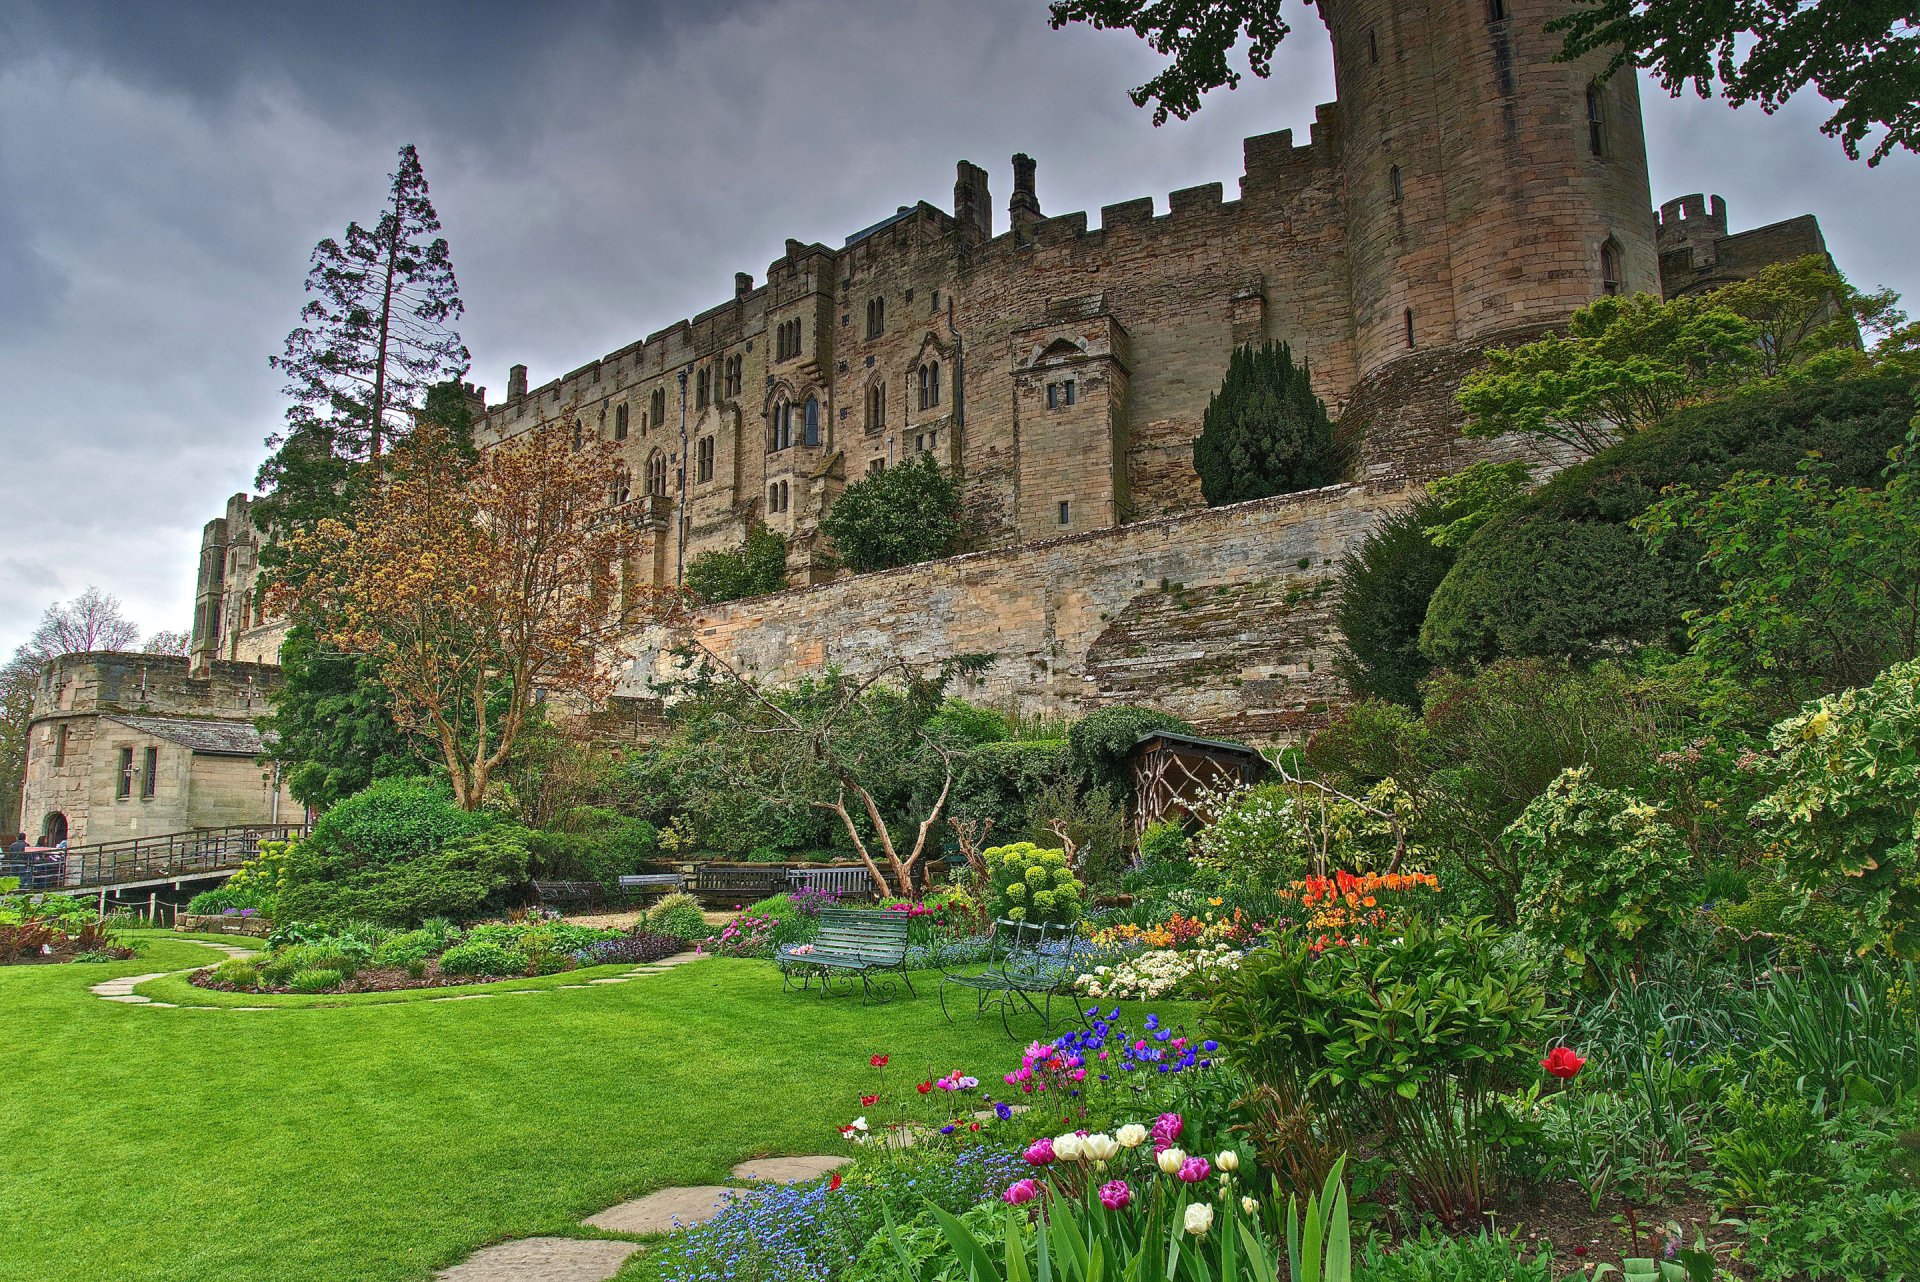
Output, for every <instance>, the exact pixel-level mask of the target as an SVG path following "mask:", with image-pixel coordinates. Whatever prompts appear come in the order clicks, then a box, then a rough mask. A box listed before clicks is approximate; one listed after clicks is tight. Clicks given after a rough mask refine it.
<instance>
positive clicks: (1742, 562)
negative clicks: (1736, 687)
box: [1635, 459, 1920, 702]
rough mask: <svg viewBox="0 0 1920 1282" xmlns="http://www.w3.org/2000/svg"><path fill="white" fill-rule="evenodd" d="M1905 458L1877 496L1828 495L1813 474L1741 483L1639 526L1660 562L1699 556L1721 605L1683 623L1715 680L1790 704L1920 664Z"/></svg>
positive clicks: (1915, 485)
mask: <svg viewBox="0 0 1920 1282" xmlns="http://www.w3.org/2000/svg"><path fill="white" fill-rule="evenodd" d="M1917 465H1920V463H1917V462H1916V461H1914V460H1907V459H1903V461H1902V463H1901V465H1900V466H1899V467H1898V469H1897V471H1896V473H1895V475H1894V477H1893V479H1892V480H1890V481H1889V482H1888V483H1887V485H1886V486H1885V487H1884V488H1877V489H1876V488H1870V487H1857V486H1836V485H1834V484H1833V482H1832V481H1831V480H1830V479H1828V477H1827V475H1826V473H1827V472H1828V471H1829V470H1830V469H1829V468H1827V467H1825V466H1822V465H1819V464H1816V463H1811V462H1810V463H1808V464H1804V465H1802V467H1801V468H1800V471H1799V473H1798V474H1797V475H1795V476H1791V477H1782V476H1767V475H1764V474H1755V473H1746V472H1743V473H1741V474H1739V475H1737V476H1735V477H1734V478H1733V479H1732V480H1730V481H1728V482H1727V483H1726V484H1724V485H1722V486H1720V487H1719V488H1718V489H1716V490H1713V491H1711V492H1708V493H1705V494H1702V493H1701V492H1699V491H1697V490H1693V489H1689V488H1685V487H1682V488H1680V489H1677V490H1673V491H1669V492H1668V494H1667V496H1666V497H1665V498H1663V499H1662V500H1661V501H1660V502H1659V503H1656V504H1655V505H1654V506H1653V507H1651V508H1649V509H1648V510H1647V512H1646V513H1645V515H1643V516H1642V517H1640V518H1639V520H1638V521H1637V522H1636V523H1635V524H1636V528H1638V529H1639V530H1640V531H1641V532H1642V533H1643V534H1644V535H1645V536H1646V537H1647V540H1648V545H1649V547H1651V548H1652V550H1653V551H1654V552H1655V553H1658V552H1660V551H1661V550H1662V549H1663V548H1664V547H1665V546H1666V545H1667V543H1668V541H1669V540H1670V539H1672V538H1674V537H1675V536H1676V535H1679V534H1682V533H1683V532H1684V533H1685V534H1690V535H1692V536H1694V537H1693V539H1690V540H1688V546H1689V547H1690V548H1691V547H1694V546H1697V545H1698V544H1704V545H1705V555H1704V558H1703V564H1704V565H1705V567H1706V568H1707V570H1708V571H1709V573H1710V574H1711V575H1712V577H1713V578H1714V579H1715V580H1716V581H1717V582H1718V585H1719V589H1718V593H1717V599H1716V600H1714V601H1713V602H1711V603H1709V604H1707V605H1705V606H1703V607H1701V608H1699V609H1696V610H1691V611H1689V612H1688V613H1687V616H1686V617H1687V624H1688V627H1687V631H1688V635H1689V636H1690V637H1691V638H1692V640H1693V645H1694V652H1695V653H1696V654H1697V655H1699V656H1700V659H1701V661H1702V662H1703V663H1704V664H1706V665H1707V667H1708V668H1709V670H1710V671H1712V672H1713V673H1714V674H1715V675H1716V676H1719V677H1721V678H1723V679H1727V680H1731V681H1734V682H1738V683H1742V684H1748V685H1763V686H1770V687H1774V688H1775V689H1777V690H1778V692H1779V695H1780V697H1782V698H1783V699H1785V700H1786V701H1789V702H1797V701H1798V700H1799V699H1801V698H1806V697H1810V696H1812V695H1814V694H1817V693H1819V692H1820V691H1822V690H1832V689H1835V688H1842V687H1847V686H1856V685H1864V684H1865V683H1867V682H1868V681H1870V680H1872V679H1873V676H1874V674H1875V673H1877V672H1879V671H1880V670H1881V669H1882V668H1885V667H1886V666H1887V665H1888V664H1891V663H1899V662H1904V661H1907V660H1911V659H1914V658H1917V657H1920V476H1916V474H1915V471H1914V469H1915V467H1916V466H1917Z"/></svg>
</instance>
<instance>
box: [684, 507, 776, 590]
mask: <svg viewBox="0 0 1920 1282" xmlns="http://www.w3.org/2000/svg"><path fill="white" fill-rule="evenodd" d="M686 586H687V591H689V592H691V593H693V595H694V596H696V597H698V598H699V599H700V600H701V601H703V602H705V603H707V604H709V605H717V604H718V603H720V602H722V601H737V600H739V599H740V598H742V597H749V596H759V595H760V594H762V593H764V592H778V591H779V590H780V589H781V588H784V587H785V586H787V541H786V539H784V538H782V537H781V536H780V534H779V533H778V532H776V531H774V530H770V529H768V528H767V527H766V526H764V525H760V524H755V525H754V526H753V528H752V529H750V530H748V531H747V541H746V543H745V544H743V545H742V546H740V547H738V548H715V549H713V550H712V551H708V552H702V553H700V555H698V556H696V557H694V558H693V559H692V560H691V561H688V562H687V574H686Z"/></svg>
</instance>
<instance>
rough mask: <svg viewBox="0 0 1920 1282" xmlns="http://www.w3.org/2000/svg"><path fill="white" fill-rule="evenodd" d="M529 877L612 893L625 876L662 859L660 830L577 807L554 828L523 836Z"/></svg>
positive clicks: (610, 813) (603, 811)
mask: <svg viewBox="0 0 1920 1282" xmlns="http://www.w3.org/2000/svg"><path fill="white" fill-rule="evenodd" d="M526 840H527V851H528V854H529V856H530V867H531V868H532V870H533V875H534V876H537V877H543V878H550V879H553V880H558V881H591V882H595V883H597V884H598V885H600V886H602V887H604V888H605V889H607V890H613V889H614V888H615V887H617V886H618V885H619V881H620V878H621V877H622V876H623V875H625V874H627V873H634V872H639V871H640V870H641V869H642V868H643V867H644V866H645V865H647V864H650V863H652V862H653V861H655V860H657V859H658V858H659V857H660V830H659V829H657V828H655V827H654V826H653V825H652V824H650V823H648V822H647V821H646V820H644V819H632V818H629V817H628V816H626V815H623V814H620V813H619V812H618V811H614V810H608V809H605V808H603V807H599V806H576V807H575V808H574V809H572V810H570V811H568V812H567V814H566V815H565V816H564V817H563V819H562V822H561V825H560V826H559V827H557V828H550V829H543V830H541V831H538V832H530V833H528V834H527V838H526Z"/></svg>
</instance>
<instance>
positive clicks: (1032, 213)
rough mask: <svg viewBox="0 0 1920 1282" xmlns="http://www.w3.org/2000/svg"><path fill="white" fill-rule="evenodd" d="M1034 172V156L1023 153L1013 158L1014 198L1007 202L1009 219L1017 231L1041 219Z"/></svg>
mask: <svg viewBox="0 0 1920 1282" xmlns="http://www.w3.org/2000/svg"><path fill="white" fill-rule="evenodd" d="M1033 171H1034V162H1033V157H1032V156H1029V155H1027V154H1026V153H1025V152H1021V153H1020V154H1019V155H1016V156H1015V157H1014V158H1013V196H1012V198H1011V199H1010V200H1008V201H1007V217H1008V218H1009V219H1010V220H1012V222H1013V229H1014V230H1015V231H1020V230H1022V229H1023V228H1026V227H1028V226H1031V225H1032V224H1034V223H1037V222H1039V221H1040V219H1041V213H1040V198H1039V197H1038V196H1036V195H1034V193H1033Z"/></svg>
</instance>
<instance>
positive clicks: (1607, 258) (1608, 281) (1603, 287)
mask: <svg viewBox="0 0 1920 1282" xmlns="http://www.w3.org/2000/svg"><path fill="white" fill-rule="evenodd" d="M1625 285H1626V279H1625V277H1623V276H1622V275H1621V274H1620V243H1619V242H1618V241H1616V240H1614V239H1613V238H1612V237H1611V236H1609V237H1608V238H1607V240H1606V242H1605V243H1604V244H1602V245H1601V246H1600V292H1601V293H1603V294H1618V293H1619V292H1620V291H1621V290H1622V289H1623V288H1625Z"/></svg>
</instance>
